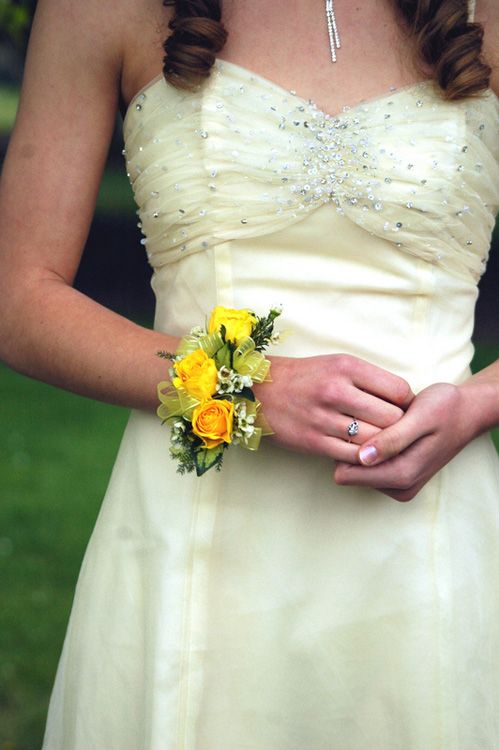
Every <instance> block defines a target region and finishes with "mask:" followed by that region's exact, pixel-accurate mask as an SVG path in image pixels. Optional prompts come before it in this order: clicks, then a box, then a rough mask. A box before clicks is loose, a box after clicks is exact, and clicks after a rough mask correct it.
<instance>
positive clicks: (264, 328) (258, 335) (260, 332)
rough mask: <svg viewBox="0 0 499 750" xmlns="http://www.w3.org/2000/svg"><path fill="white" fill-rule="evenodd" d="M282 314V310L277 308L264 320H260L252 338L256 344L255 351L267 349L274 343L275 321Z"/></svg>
mask: <svg viewBox="0 0 499 750" xmlns="http://www.w3.org/2000/svg"><path fill="white" fill-rule="evenodd" d="M280 314H281V310H280V309H279V308H277V307H273V308H272V310H271V311H270V312H269V314H268V315H266V316H265V317H264V318H258V319H257V322H256V324H255V327H254V328H253V333H252V334H251V338H252V339H253V341H254V342H255V349H256V351H257V352H260V351H262V350H263V349H266V348H267V346H268V345H269V344H270V343H271V341H272V336H273V335H274V321H275V319H276V318H278V317H279V315H280Z"/></svg>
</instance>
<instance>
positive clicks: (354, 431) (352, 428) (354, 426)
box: [347, 419, 359, 443]
mask: <svg viewBox="0 0 499 750" xmlns="http://www.w3.org/2000/svg"><path fill="white" fill-rule="evenodd" d="M347 433H348V437H349V438H350V440H349V441H348V442H349V443H351V442H352V438H354V437H355V436H356V435H358V434H359V423H358V422H357V420H356V419H354V420H352V421H351V422H350V424H349V425H348V427H347Z"/></svg>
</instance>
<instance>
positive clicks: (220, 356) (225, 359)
mask: <svg viewBox="0 0 499 750" xmlns="http://www.w3.org/2000/svg"><path fill="white" fill-rule="evenodd" d="M215 363H216V365H217V368H218V369H220V368H221V367H228V368H229V370H230V369H232V348H231V346H230V344H228V343H227V344H224V346H223V347H222V348H221V349H219V350H218V352H217V353H216V355H215Z"/></svg>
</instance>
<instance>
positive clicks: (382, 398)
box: [257, 354, 473, 501]
mask: <svg viewBox="0 0 499 750" xmlns="http://www.w3.org/2000/svg"><path fill="white" fill-rule="evenodd" d="M257 395H258V397H259V398H260V399H261V401H262V403H263V410H264V414H265V416H266V418H267V419H268V421H269V423H270V426H271V427H272V429H273V431H274V435H273V436H272V440H274V441H275V442H277V443H278V444H279V445H282V446H283V447H286V448H288V449H291V450H297V451H300V452H307V453H314V454H316V455H323V456H327V457H329V458H331V459H333V460H334V461H335V462H336V468H335V471H334V479H335V481H336V483H337V484H341V485H356V486H366V487H373V488H375V489H378V490H379V491H381V492H383V493H385V494H386V495H388V496H390V497H392V498H394V499H396V500H400V501H406V500H411V499H412V498H413V497H414V496H415V495H416V494H417V492H419V490H420V489H421V488H422V487H423V485H424V484H425V483H426V482H427V481H428V480H429V479H430V478H431V477H432V476H433V475H434V474H435V473H436V472H437V471H438V470H439V469H440V468H441V467H442V466H444V464H446V463H447V462H448V461H449V460H450V459H451V458H453V456H454V455H456V454H457V453H458V452H459V450H460V449H461V448H462V447H463V446H464V445H465V444H466V443H467V442H468V441H469V440H470V439H471V438H472V437H473V434H472V429H471V426H470V424H469V423H467V422H466V421H465V419H464V418H463V414H465V413H466V409H465V408H463V400H464V398H465V397H464V396H463V393H462V392H461V390H460V389H459V387H457V386H453V385H450V384H446V383H442V384H436V385H432V386H430V387H428V388H426V389H425V390H424V391H422V392H421V393H419V394H418V395H417V396H415V395H414V393H413V392H412V390H411V388H410V386H409V383H407V381H405V380H404V379H403V378H400V377H398V376H397V375H393V374H392V373H390V372H388V371H387V370H384V369H382V368H380V367H377V366H376V365H372V364H370V363H369V362H366V361H364V360H362V359H359V358H357V357H353V356H350V355H346V354H334V355H322V356H317V357H308V358H303V359H302V358H297V359H295V358H287V357H276V358H274V359H273V363H272V383H266V384H263V385H262V386H260V387H259V390H258V393H257ZM354 418H355V419H356V421H357V422H358V425H359V430H358V434H357V435H356V436H354V437H352V438H351V440H350V439H349V437H348V425H349V424H350V423H351V422H352V420H353V419H354Z"/></svg>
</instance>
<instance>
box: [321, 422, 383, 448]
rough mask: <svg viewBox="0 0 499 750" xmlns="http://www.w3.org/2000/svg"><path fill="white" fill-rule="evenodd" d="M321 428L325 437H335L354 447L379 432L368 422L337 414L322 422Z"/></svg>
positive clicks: (377, 428)
mask: <svg viewBox="0 0 499 750" xmlns="http://www.w3.org/2000/svg"><path fill="white" fill-rule="evenodd" d="M322 426H323V428H324V431H325V433H326V435H329V436H330V437H337V438H340V439H341V440H345V441H346V442H347V443H354V444H356V445H362V443H365V442H366V440H370V439H371V438H373V437H374V436H375V435H377V433H378V432H379V431H380V428H379V427H375V426H374V425H372V424H369V422H363V421H362V420H361V419H354V418H353V417H348V416H345V415H344V414H338V413H336V414H332V415H331V417H330V418H329V419H327V420H325V421H324V424H323V425H322ZM349 430H350V432H349ZM356 430H357V431H356ZM356 460H357V457H356Z"/></svg>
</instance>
